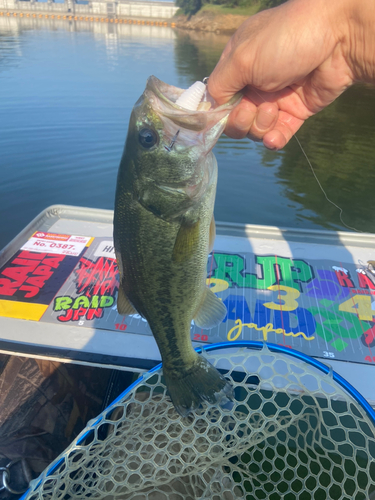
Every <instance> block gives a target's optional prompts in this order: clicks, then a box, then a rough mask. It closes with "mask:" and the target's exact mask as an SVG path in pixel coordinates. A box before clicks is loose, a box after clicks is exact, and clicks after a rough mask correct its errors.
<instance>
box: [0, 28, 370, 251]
mask: <svg viewBox="0 0 375 500" xmlns="http://www.w3.org/2000/svg"><path fill="white" fill-rule="evenodd" d="M227 40H228V37H226V36H220V35H215V34H203V33H196V32H191V33H188V32H180V31H176V30H173V29H171V28H161V27H156V26H154V27H152V26H138V25H113V24H102V23H96V24H95V23H94V24H90V23H85V22H74V21H72V22H69V21H62V20H61V21H57V20H55V21H52V20H39V19H25V18H23V19H18V18H0V88H1V91H2V99H1V101H0V150H1V156H0V158H1V160H0V161H1V182H0V214H1V223H0V224H1V226H0V228H1V232H0V248H1V247H3V246H4V245H5V244H6V243H8V242H9V241H10V240H11V238H13V237H14V236H15V235H16V234H17V233H18V232H19V231H20V230H21V229H22V228H23V227H24V226H25V225H26V224H27V223H28V222H29V221H30V220H31V219H32V218H33V217H35V216H36V215H37V214H38V213H39V212H40V211H42V210H43V209H44V208H46V207H48V206H49V205H52V204H56V203H62V204H71V205H81V206H87V207H97V208H108V209H112V208H113V202H114V191H115V183H116V175H117V168H118V164H119V161H120V158H121V154H122V149H123V145H124V142H125V137H126V132H127V126H128V120H129V116H130V111H131V109H132V106H133V104H134V103H135V101H136V100H137V99H138V97H139V96H140V94H141V93H142V91H143V89H144V86H145V82H146V79H147V77H148V76H149V75H151V74H154V75H156V76H157V77H158V78H160V79H161V80H164V81H166V82H168V83H170V84H174V85H177V86H180V87H187V86H189V85H190V84H191V83H192V82H194V81H195V80H197V79H202V78H203V77H205V76H208V75H209V74H210V72H211V71H212V69H213V67H214V66H215V63H216V62H217V60H218V58H219V56H220V54H221V51H222V49H223V48H224V46H225V43H226V41H227ZM374 110H375V90H374V88H371V87H366V86H358V87H354V88H352V89H350V90H349V91H348V92H346V93H345V94H344V95H343V96H342V97H341V98H340V99H338V100H337V101H336V102H335V103H334V104H332V105H331V106H330V107H329V108H327V109H326V110H325V111H323V112H322V113H320V114H319V115H317V116H316V117H314V118H312V119H310V120H309V121H308V123H307V124H306V125H305V126H304V127H303V128H302V130H301V131H300V133H299V134H298V135H299V139H300V141H301V143H302V145H303V147H304V148H305V150H306V152H307V154H308V156H309V158H310V159H311V161H312V164H313V165H314V168H315V170H316V173H317V175H318V177H319V179H320V181H321V183H322V185H323V186H324V188H325V190H326V191H327V194H328V196H329V197H330V198H331V199H332V200H333V201H334V202H335V203H337V204H339V205H340V206H342V208H343V209H344V215H343V217H344V220H345V221H346V222H347V223H348V224H349V225H352V226H355V227H356V228H358V229H360V230H363V231H370V232H375V218H374V213H375V200H374V196H373V186H374V185H375V140H374V139H375V113H374ZM215 154H216V156H217V159H218V162H219V184H218V191H217V201H216V207H215V216H216V219H217V220H223V221H231V222H241V223H252V224H266V225H276V226H289V227H300V228H302V227H304V228H315V229H319V228H331V229H345V228H344V227H343V226H342V224H341V222H340V219H339V216H338V211H337V209H335V208H334V207H333V206H332V205H330V204H328V203H327V202H326V200H325V198H324V195H323V193H322V192H321V190H320V188H319V186H318V185H317V183H316V181H315V179H314V177H313V175H312V172H311V170H310V167H309V166H308V164H307V162H306V159H305V157H304V156H303V154H302V152H301V151H300V149H299V147H298V144H297V143H296V142H295V141H293V140H292V141H291V143H290V145H288V146H287V147H286V148H285V150H283V151H282V152H270V151H267V150H266V149H265V148H264V147H263V146H262V145H261V144H256V143H253V142H250V141H247V140H243V141H234V140H231V139H228V138H227V137H225V136H223V137H222V138H221V139H220V141H219V143H218V144H217V146H216V148H215Z"/></svg>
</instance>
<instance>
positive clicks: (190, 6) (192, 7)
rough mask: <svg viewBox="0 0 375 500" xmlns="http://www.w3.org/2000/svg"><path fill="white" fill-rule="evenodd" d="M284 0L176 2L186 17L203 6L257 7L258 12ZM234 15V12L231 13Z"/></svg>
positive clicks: (201, 0) (187, 0)
mask: <svg viewBox="0 0 375 500" xmlns="http://www.w3.org/2000/svg"><path fill="white" fill-rule="evenodd" d="M285 1H286V0H176V5H177V7H180V9H181V10H182V12H183V13H184V14H187V15H193V14H196V13H197V12H198V11H199V10H200V9H201V8H202V7H203V6H204V5H206V4H212V5H221V6H222V7H228V8H233V9H234V10H235V8H236V7H254V6H259V9H258V10H259V11H260V10H265V9H269V8H271V7H276V6H277V5H280V4H282V3H284V2H285ZM233 13H234V14H235V12H233Z"/></svg>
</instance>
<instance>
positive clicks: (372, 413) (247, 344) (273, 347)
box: [19, 340, 375, 500]
mask: <svg viewBox="0 0 375 500" xmlns="http://www.w3.org/2000/svg"><path fill="white" fill-rule="evenodd" d="M265 345H266V346H267V348H268V349H269V350H270V351H271V352H279V353H282V354H287V355H288V356H291V357H293V358H297V359H299V360H301V361H305V362H306V363H307V364H309V365H311V366H314V367H315V368H317V369H318V370H320V371H322V372H323V373H324V374H325V375H327V374H329V373H331V375H332V378H333V380H334V381H335V382H337V383H338V384H339V385H340V386H341V387H342V388H343V389H345V390H346V391H347V392H348V394H350V395H351V396H352V398H353V399H354V400H355V401H356V402H357V403H358V404H359V405H360V406H361V407H362V408H363V409H364V410H365V412H366V413H367V415H368V417H369V418H370V420H371V421H372V423H373V424H374V426H375V410H374V409H373V408H372V407H371V405H370V404H369V403H368V402H367V400H366V399H365V398H364V397H363V396H362V395H361V394H360V393H359V392H358V391H357V390H356V389H355V388H354V387H353V386H352V385H351V384H349V382H348V381H346V380H345V379H344V378H343V377H341V375H339V374H338V373H336V372H335V371H333V370H332V369H331V368H330V367H329V366H327V365H325V364H324V363H321V362H320V361H318V360H317V359H314V358H312V357H311V356H308V355H307V354H303V353H302V352H300V351H296V350H295V349H291V348H290V347H286V346H283V345H280V344H272V343H269V342H260V341H257V340H240V341H234V342H220V343H218V344H209V345H205V346H200V347H197V348H196V349H195V350H196V351H197V352H198V353H201V352H203V351H205V352H210V351H219V350H221V349H228V348H232V347H237V348H240V347H243V348H247V349H253V350H257V351H260V350H262V349H263V347H264V346H265ZM162 366H163V364H162V363H159V364H158V365H156V366H154V368H151V370H149V371H148V372H146V373H145V374H144V375H141V376H140V377H139V378H138V379H137V380H136V381H135V382H134V383H133V384H131V385H130V386H129V387H128V388H127V389H125V391H124V392H122V393H121V394H120V395H119V396H118V397H117V398H116V399H115V400H114V401H113V402H112V403H111V404H110V405H109V406H108V407H107V408H106V409H105V410H104V411H105V412H107V411H108V410H109V409H111V408H112V407H113V406H116V404H117V403H118V402H119V401H121V400H122V399H123V398H124V397H125V396H126V395H127V394H128V393H129V392H131V391H132V390H133V389H134V388H135V387H137V386H138V385H140V384H141V383H142V382H143V380H144V378H145V376H148V375H150V374H152V373H154V372H156V371H158V370H160V369H161V368H162ZM103 413H104V412H103ZM102 419H103V416H102V414H101V415H99V417H98V418H97V419H95V420H94V421H93V422H92V423H90V427H91V428H90V429H88V430H87V431H86V432H85V433H84V434H82V436H80V438H79V439H78V440H77V445H78V446H79V445H80V444H81V443H82V442H83V441H84V440H85V439H86V438H87V437H88V436H89V435H90V434H91V433H92V432H93V428H94V427H96V426H97V425H98V424H99V422H100V421H101V420H102ZM63 460H64V459H63V458H61V459H60V460H58V461H57V462H56V463H55V464H53V465H52V466H51V467H50V469H48V470H47V472H46V477H48V476H50V475H51V474H53V473H54V472H55V471H56V469H58V468H59V467H60V465H61V464H62V462H63ZM41 482H42V481H41V480H40V481H39V483H38V484H37V486H36V487H35V488H34V491H35V490H37V489H38V487H39V486H40V484H41ZM29 493H30V488H29V489H28V490H27V491H26V492H25V493H24V494H23V495H22V497H20V499H19V500H24V499H25V498H26V496H27V495H28V494H29Z"/></svg>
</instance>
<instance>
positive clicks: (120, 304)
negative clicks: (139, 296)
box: [117, 286, 137, 316]
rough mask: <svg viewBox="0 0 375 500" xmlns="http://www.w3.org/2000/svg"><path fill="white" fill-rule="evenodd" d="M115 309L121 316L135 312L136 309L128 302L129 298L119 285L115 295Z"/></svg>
mask: <svg viewBox="0 0 375 500" xmlns="http://www.w3.org/2000/svg"><path fill="white" fill-rule="evenodd" d="M117 311H118V313H119V314H121V316H126V315H128V314H137V311H136V310H135V309H134V307H133V306H132V305H131V303H130V302H129V299H128V298H127V297H126V295H125V294H124V291H123V289H122V287H121V286H120V287H119V289H118V295H117Z"/></svg>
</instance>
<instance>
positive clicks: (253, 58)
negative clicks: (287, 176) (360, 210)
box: [208, 0, 375, 149]
mask: <svg viewBox="0 0 375 500" xmlns="http://www.w3.org/2000/svg"><path fill="white" fill-rule="evenodd" d="M370 1H371V0H370ZM363 3H366V1H364V2H363ZM361 5H362V3H361ZM362 6H363V5H362ZM351 7H352V5H351V0H344V1H342V0H340V1H337V0H332V1H330V2H327V1H326V0H290V1H289V2H287V3H285V4H282V5H280V6H279V7H276V8H274V9H270V10H267V11H263V12H260V13H259V14H257V15H255V16H252V17H250V18H249V19H247V20H246V21H245V22H244V23H243V24H242V25H241V26H240V28H239V29H238V30H237V32H236V33H235V34H234V35H233V36H232V38H231V39H230V41H229V42H228V44H227V46H226V48H225V49H224V52H223V54H222V56H221V58H220V61H219V62H218V64H217V66H216V68H215V69H214V71H213V73H212V74H211V76H210V78H209V80H208V91H209V93H210V94H211V95H212V97H213V98H214V99H215V100H216V101H217V102H218V103H219V104H222V103H224V102H227V101H228V100H229V99H230V97H231V96H232V95H234V94H235V93H236V92H238V91H240V90H242V92H243V94H244V97H243V99H242V101H241V103H240V104H239V105H238V106H237V107H236V108H235V109H234V110H233V111H232V113H231V115H230V117H229V119H228V123H227V126H226V130H225V133H226V134H227V135H228V136H229V137H233V138H243V137H246V136H248V137H249V138H251V139H254V140H263V143H264V145H265V146H266V147H268V148H269V149H280V148H282V147H284V146H285V144H286V143H287V142H288V141H289V140H290V138H291V137H292V136H293V135H294V134H295V133H296V132H297V130H298V129H299V128H300V127H301V125H302V124H303V123H304V121H305V120H306V119H307V118H309V117H310V116H312V115H313V114H315V113H317V112H318V111H320V110H321V109H323V108H324V107H326V106H327V105H328V104H330V103H331V102H332V101H333V100H334V99H336V98H337V97H338V96H339V95H340V94H341V93H342V92H344V90H345V89H346V88H348V87H349V86H350V85H351V84H352V83H353V82H354V81H355V79H364V80H366V76H363V75H361V74H359V73H360V71H359V70H358V68H359V67H360V66H361V64H358V58H359V59H360V56H358V54H357V55H356V52H358V53H360V48H358V43H357V44H353V41H352V40H351V37H353V33H352V31H355V30H353V26H354V27H356V26H357V25H358V24H360V20H358V21H357V20H354V23H353V22H352V24H350V23H349V18H351V19H350V21H353V19H352V17H353V11H352V10H351ZM350 14H352V15H350ZM370 27H371V23H370ZM372 31H373V29H371V32H372ZM353 45H355V47H353ZM353 58H354V61H353ZM359 62H361V61H359ZM356 63H357V65H356ZM373 69H374V73H375V65H374V68H373ZM370 80H371V78H370Z"/></svg>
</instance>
